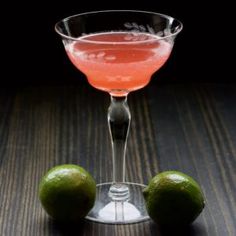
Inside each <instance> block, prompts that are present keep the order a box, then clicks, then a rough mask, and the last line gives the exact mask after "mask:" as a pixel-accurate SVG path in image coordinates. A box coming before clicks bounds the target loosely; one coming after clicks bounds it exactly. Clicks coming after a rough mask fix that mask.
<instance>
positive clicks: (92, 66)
mask: <svg viewBox="0 0 236 236" xmlns="http://www.w3.org/2000/svg"><path fill="white" fill-rule="evenodd" d="M78 40H79V41H74V42H71V43H70V44H67V45H66V51H67V54H68V56H69V58H70V60H71V61H72V62H73V64H74V65H75V66H76V67H77V68H78V69H80V70H81V71H82V72H84V74H85V75H86V76H87V79H88V81H89V83H90V84H91V85H92V86H93V87H95V88H97V89H100V90H104V91H107V92H109V93H111V94H112V95H114V96H125V95H126V94H128V92H131V91H134V90H137V89H140V88H142V87H144V86H145V85H147V84H148V82H149V81H150V78H151V75H152V74H153V73H154V72H155V71H157V70H158V69H159V68H160V67H161V66H162V65H163V64H164V63H165V62H166V60H167V59H168V57H169V55H170V52H171V49H172V45H171V43H169V42H167V41H164V40H161V39H160V37H158V36H153V35H151V34H144V33H137V32H135V33H129V32H108V33H100V34H92V35H87V36H82V37H80V38H78ZM99 42H102V43H99Z"/></svg>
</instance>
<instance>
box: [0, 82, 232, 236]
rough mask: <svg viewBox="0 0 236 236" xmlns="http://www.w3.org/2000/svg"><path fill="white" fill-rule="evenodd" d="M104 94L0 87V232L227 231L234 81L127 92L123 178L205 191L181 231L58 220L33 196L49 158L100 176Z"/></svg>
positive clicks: (105, 165) (106, 150) (105, 156)
mask: <svg viewBox="0 0 236 236" xmlns="http://www.w3.org/2000/svg"><path fill="white" fill-rule="evenodd" d="M108 105H109V96H108V95H107V94H105V93H101V92H98V91H96V90H94V89H92V88H90V86H89V85H87V84H82V85H81V86H76V87H40V88H33V87H31V88H8V89H0V235H1V236H8V235H9V236H21V235H22V236H28V235H29V236H37V235H40V236H41V235H43V236H47V235H48V236H49V235H50V236H51V235H89V236H90V235H94V236H95V235H96V236H97V235H101V236H103V235H109V236H113V235H129V236H139V235H140V236H141V235H142V236H143V235H152V236H154V235H155V236H161V235H192V236H205V235H209V236H215V235H217V236H228V235H230V236H235V235H236V85H233V84H230V85H224V84H221V85H163V84H162V85H158V86H157V85H154V84H152V85H151V86H149V87H147V88H145V89H143V90H141V91H138V92H135V93H133V94H130V95H129V105H130V109H131V112H132V125H131V130H130V136H129V141H128V150H127V180H128V181H133V182H139V183H145V184H146V183H147V182H148V180H149V179H150V178H151V177H152V176H154V175H155V174H156V173H158V172H159V171H164V170H179V171H183V172H185V173H187V174H189V175H191V176H192V177H193V178H195V179H196V180H197V181H198V182H199V183H200V185H201V187H202V189H203V192H204V195H205V197H206V207H205V209H204V211H203V213H202V214H201V215H200V217H199V218H198V219H197V220H196V221H195V222H194V223H193V224H192V225H191V226H190V227H189V228H186V229H184V230H183V231H182V232H178V233H177V232H160V230H159V228H158V227H157V225H155V224H154V223H153V222H152V221H147V222H145V223H139V224H130V225H105V224H95V223H89V222H82V223H81V224H80V225H70V226H68V225H60V224H57V223H55V222H53V221H52V220H51V219H49V218H48V217H47V215H46V213H45V212H44V211H43V209H42V208H41V206H40V203H39V200H38V192H37V191H38V184H39V181H40V179H41V177H42V176H43V175H44V174H45V173H46V171H47V170H48V169H49V168H51V167H53V166H55V165H58V164H63V163H75V164H79V165H81V166H83V167H84V168H85V169H87V170H88V171H89V172H90V173H91V174H92V175H93V176H94V178H95V179H96V181H97V183H99V182H104V181H110V180H111V171H106V170H110V169H111V164H112V163H111V147H110V140H109V134H108V129H107V123H106V120H107V118H106V112H107V107H108Z"/></svg>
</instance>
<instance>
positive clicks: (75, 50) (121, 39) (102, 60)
mask: <svg viewBox="0 0 236 236" xmlns="http://www.w3.org/2000/svg"><path fill="white" fill-rule="evenodd" d="M181 29H182V24H181V22H179V21H178V20H176V19H174V18H172V17H170V16H166V15H163V14H159V13H154V12H144V11H130V10H114V11H100V12H89V13H83V14H79V15H74V16H71V17H68V18H65V19H63V20H61V21H60V22H58V23H57V24H56V32H57V33H58V34H59V35H60V36H61V37H62V41H63V44H64V46H65V50H66V53H67V55H68V57H69V58H70V60H71V62H72V63H73V64H74V65H75V66H76V68H78V69H79V70H80V71H82V72H83V73H84V74H85V75H86V77H87V80H88V82H89V83H90V84H91V85H92V86H93V87H95V88H97V89H99V90H102V91H106V92H108V93H109V94H110V95H111V104H110V106H109V109H108V125H109V132H110V135H111V144H112V162H113V166H112V167H113V168H112V170H113V171H112V174H113V178H112V181H111V182H107V183H101V184H97V195H96V202H95V206H94V207H93V209H92V210H91V211H90V212H89V214H88V215H87V217H86V218H87V219H89V220H92V221H95V222H101V223H109V224H126V223H137V222H141V221H144V220H147V219H149V216H148V214H147V211H146V207H145V202H144V198H143V194H142V190H143V188H144V187H145V185H144V184H140V183H130V182H128V181H127V180H126V178H125V153H126V144H127V137H128V133H129V127H130V120H131V114H130V110H129V106H128V103H127V95H128V94H129V92H131V91H135V90H138V89H141V88H143V87H144V86H146V85H147V84H148V82H149V81H150V79H151V76H152V75H153V73H154V72H156V71H157V70H158V69H160V67H161V66H162V65H163V64H164V63H165V62H166V61H167V59H168V58H169V56H170V53H171V51H172V48H173V45H174V39H175V37H176V35H177V34H178V33H179V32H180V31H181ZM84 158H86V157H84ZM133 158H134V159H133V160H135V157H133ZM104 171H109V172H110V170H104Z"/></svg>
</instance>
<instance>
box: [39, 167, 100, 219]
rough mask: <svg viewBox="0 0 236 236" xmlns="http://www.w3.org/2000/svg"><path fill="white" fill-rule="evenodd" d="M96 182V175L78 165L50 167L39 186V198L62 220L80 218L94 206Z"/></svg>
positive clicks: (44, 205) (46, 208) (47, 208)
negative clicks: (93, 176) (93, 175)
mask: <svg viewBox="0 0 236 236" xmlns="http://www.w3.org/2000/svg"><path fill="white" fill-rule="evenodd" d="M95 196H96V184H95V181H94V179H93V178H92V176H91V175H90V174H89V173H88V172H87V171H85V170H84V169H83V168H82V167H80V166H77V165H60V166H56V167H54V168H52V169H50V170H49V171H48V172H47V173H46V175H45V176H44V177H43V178H42V180H41V182H40V186H39V199H40V201H41V203H42V206H43V208H44V209H45V211H46V212H47V213H48V214H49V215H50V216H51V217H52V218H54V219H56V220H59V221H77V220H79V219H81V218H83V217H85V216H86V215H87V214H88V212H89V211H90V209H91V208H92V207H93V205H94V201H95Z"/></svg>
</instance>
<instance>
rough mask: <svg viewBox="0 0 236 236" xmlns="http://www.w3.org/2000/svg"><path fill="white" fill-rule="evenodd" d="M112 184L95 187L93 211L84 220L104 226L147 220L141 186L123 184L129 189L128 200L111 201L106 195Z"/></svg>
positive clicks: (142, 186) (142, 187)
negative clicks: (95, 194) (103, 224)
mask: <svg viewBox="0 0 236 236" xmlns="http://www.w3.org/2000/svg"><path fill="white" fill-rule="evenodd" d="M111 185H112V183H102V184H98V185H97V196H96V201H95V205H94V207H93V209H92V210H91V211H90V212H89V214H88V215H87V217H86V219H88V220H91V221H95V222H99V223H105V224H130V223H138V222H141V221H145V220H148V219H149V216H148V214H147V211H146V207H145V202H144V198H143V193H142V190H143V189H144V188H145V187H146V186H145V185H143V184H137V183H125V185H126V186H128V188H129V193H130V196H129V199H128V200H126V201H112V200H111V198H110V197H109V195H108V192H109V189H110V187H111Z"/></svg>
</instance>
